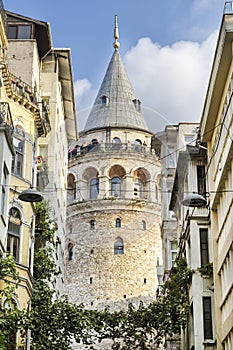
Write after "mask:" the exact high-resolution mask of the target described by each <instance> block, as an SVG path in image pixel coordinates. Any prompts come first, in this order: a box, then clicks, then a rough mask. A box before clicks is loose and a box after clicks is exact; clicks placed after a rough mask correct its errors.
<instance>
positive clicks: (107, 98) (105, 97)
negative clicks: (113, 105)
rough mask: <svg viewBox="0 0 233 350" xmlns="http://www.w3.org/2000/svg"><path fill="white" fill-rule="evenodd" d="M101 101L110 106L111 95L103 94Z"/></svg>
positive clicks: (103, 104)
mask: <svg viewBox="0 0 233 350" xmlns="http://www.w3.org/2000/svg"><path fill="white" fill-rule="evenodd" d="M101 101H102V106H106V107H107V106H108V105H109V102H110V99H109V97H108V96H105V95H104V96H102V97H101Z"/></svg>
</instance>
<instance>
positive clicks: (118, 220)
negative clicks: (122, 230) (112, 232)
mask: <svg viewBox="0 0 233 350" xmlns="http://www.w3.org/2000/svg"><path fill="white" fill-rule="evenodd" d="M116 227H121V219H120V218H117V219H116Z"/></svg>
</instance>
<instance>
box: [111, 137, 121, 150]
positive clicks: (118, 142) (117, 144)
mask: <svg viewBox="0 0 233 350" xmlns="http://www.w3.org/2000/svg"><path fill="white" fill-rule="evenodd" d="M112 142H113V145H112V148H113V149H114V150H119V149H120V148H121V140H120V139H119V137H114V138H113V140H112Z"/></svg>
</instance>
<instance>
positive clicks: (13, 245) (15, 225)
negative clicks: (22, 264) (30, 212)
mask: <svg viewBox="0 0 233 350" xmlns="http://www.w3.org/2000/svg"><path fill="white" fill-rule="evenodd" d="M20 230H21V216H20V212H19V210H18V209H16V208H11V209H10V211H9V223H8V231H7V251H8V252H9V253H10V254H11V255H12V256H13V258H14V259H15V261H16V262H18V261H19V244H20Z"/></svg>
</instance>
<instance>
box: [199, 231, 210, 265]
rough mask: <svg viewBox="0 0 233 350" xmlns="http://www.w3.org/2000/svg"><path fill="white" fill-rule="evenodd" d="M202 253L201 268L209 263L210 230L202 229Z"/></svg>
mask: <svg viewBox="0 0 233 350" xmlns="http://www.w3.org/2000/svg"><path fill="white" fill-rule="evenodd" d="M199 232H200V253H201V266H204V265H206V264H208V263H209V248H208V229H205V228H201V229H200V231H199Z"/></svg>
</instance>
